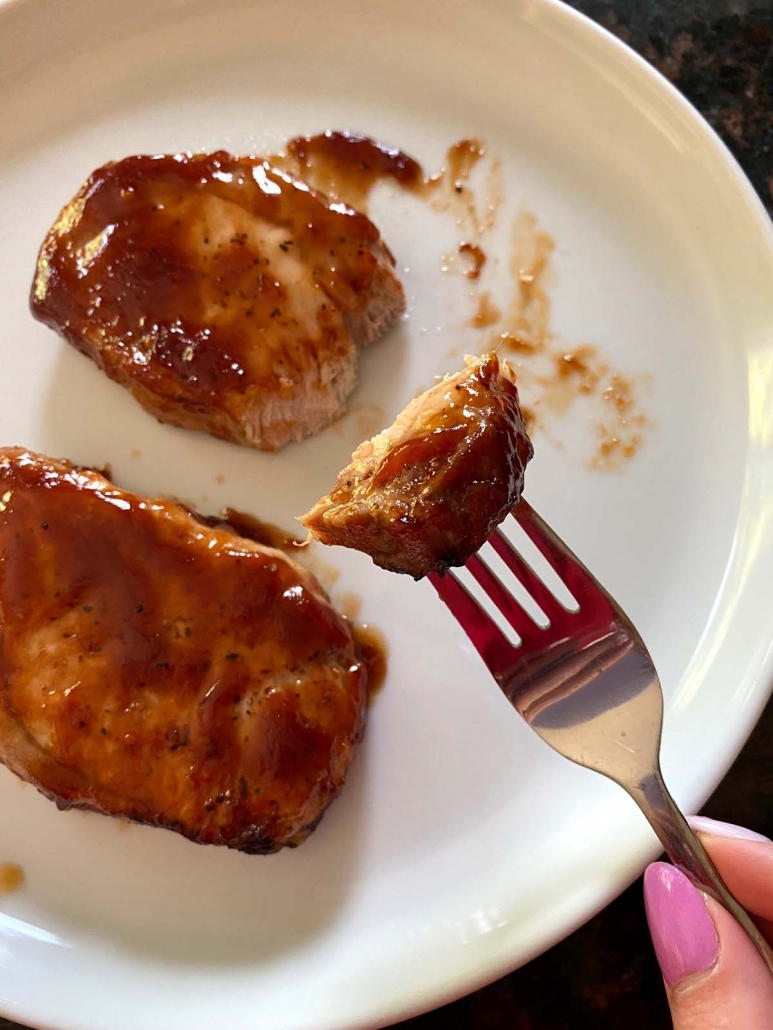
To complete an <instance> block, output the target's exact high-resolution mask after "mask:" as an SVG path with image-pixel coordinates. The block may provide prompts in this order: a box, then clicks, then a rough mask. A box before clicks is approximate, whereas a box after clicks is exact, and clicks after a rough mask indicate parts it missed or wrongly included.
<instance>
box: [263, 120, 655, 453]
mask: <svg viewBox="0 0 773 1030" xmlns="http://www.w3.org/2000/svg"><path fill="white" fill-rule="evenodd" d="M270 161H271V163H272V164H276V165H278V166H279V167H280V168H282V169H283V170H285V171H287V172H288V173H289V174H292V175H296V176H298V177H299V178H301V179H303V180H304V181H306V182H308V183H309V184H310V185H311V186H312V187H314V188H316V189H319V190H321V191H322V192H324V193H327V194H328V195H329V196H331V197H332V198H333V199H335V200H338V201H342V202H343V203H346V204H349V205H351V206H352V207H355V208H357V209H358V210H361V211H367V208H368V202H369V199H370V195H371V192H372V191H373V189H374V188H375V186H377V185H378V184H379V183H382V182H392V183H393V184H394V185H396V186H397V187H398V188H400V189H402V190H405V191H406V192H409V193H411V194H413V195H414V196H416V197H419V198H420V199H422V200H423V201H425V202H426V203H428V204H429V205H430V206H431V207H432V208H433V209H434V210H436V211H439V212H443V213H446V214H448V215H449V216H450V217H452V218H453V219H454V222H455V224H456V225H457V227H458V228H459V230H460V234H461V235H462V238H461V239H460V241H459V244H458V248H457V254H456V255H454V256H453V258H452V259H449V258H446V259H444V262H443V266H442V267H443V270H444V271H449V272H451V271H457V272H459V273H461V275H462V276H463V277H464V280H465V285H466V287H467V288H468V295H469V297H470V300H471V303H472V309H471V312H470V318H469V325H470V327H471V328H473V329H475V330H477V331H478V332H479V333H480V336H478V340H479V343H478V344H477V345H473V344H472V343H471V342H470V341H469V339H467V340H465V341H464V346H463V347H460V348H455V349H454V354H456V353H457V351H458V352H459V353H461V352H462V351H464V350H477V351H478V352H484V351H486V350H491V349H495V350H497V351H498V353H499V354H500V357H503V358H505V359H506V360H508V362H509V363H510V364H511V365H512V366H513V367H514V368H515V370H516V372H517V375H518V383H519V388H520V390H521V394H522V399H523V400H524V402H525V405H526V408H527V410H528V413H529V424H530V429H531V430H532V431H534V430H535V429H536V430H538V431H540V430H541V431H542V432H543V433H544V434H545V435H546V436H547V438H548V440H550V441H551V442H553V443H556V444H557V445H559V446H560V445H561V443H560V440H559V439H558V438H557V436H556V435H555V434H556V432H557V431H558V426H556V424H555V423H556V422H557V421H558V422H560V419H561V418H563V417H564V416H565V415H567V414H568V413H569V412H570V411H572V410H573V409H575V408H577V409H578V410H580V411H581V412H582V414H583V415H584V416H586V417H587V420H588V422H589V423H590V427H591V430H592V451H591V454H590V456H589V458H588V464H589V465H590V466H591V467H593V468H597V469H616V468H620V467H621V466H622V465H623V464H624V463H625V462H627V461H628V460H629V459H630V458H632V457H633V456H634V455H635V454H636V453H637V451H638V450H639V448H640V447H641V445H642V443H643V442H644V439H645V438H646V434H647V430H648V421H647V418H646V415H645V414H644V411H643V408H642V399H641V395H642V393H644V392H646V386H647V382H646V377H643V376H635V375H633V376H632V375H626V374H624V373H623V372H622V371H620V370H618V369H616V368H615V367H614V365H613V363H612V362H611V361H610V360H609V359H608V358H607V357H605V356H604V355H603V354H602V353H601V351H600V350H599V349H598V348H597V347H595V346H592V345H590V344H587V343H581V344H579V345H571V346H567V344H566V343H565V342H563V341H561V340H559V339H557V337H556V335H555V333H554V332H553V330H552V326H551V316H552V312H551V299H550V294H549V286H550V283H551V279H552V277H553V257H554V252H555V241H554V240H553V238H552V237H551V236H550V235H549V234H548V233H547V232H545V231H544V230H543V229H542V228H541V227H540V226H539V224H538V222H537V219H536V218H535V217H534V215H532V214H531V213H529V212H527V211H521V212H519V213H518V214H517V215H516V216H515V217H514V219H513V222H512V226H511V233H510V290H509V296H499V295H497V294H494V293H492V291H490V290H489V289H488V288H483V287H482V285H481V278H482V276H483V274H484V270H485V268H486V266H487V262H488V255H487V253H486V249H485V246H484V245H485V244H486V243H487V236H488V234H489V233H490V232H491V230H492V229H493V228H494V226H495V224H496V223H497V217H498V215H499V212H500V209H501V206H502V204H503V202H504V194H503V188H502V181H501V167H500V164H499V161H498V160H497V159H496V158H492V157H490V156H489V155H487V154H486V148H485V146H484V145H483V144H482V143H481V142H480V141H479V140H476V139H464V140H460V141H458V142H457V143H454V144H453V145H452V146H450V147H449V148H448V150H447V152H446V155H445V158H444V160H443V163H442V165H441V167H440V169H439V170H438V171H437V172H435V173H432V174H427V173H426V172H425V171H424V169H423V168H422V167H421V165H420V164H419V163H418V162H417V161H415V160H414V159H413V158H412V157H410V156H409V155H407V154H405V153H403V152H402V151H401V150H399V149H397V148H395V147H389V146H386V145H384V144H382V143H379V142H377V141H375V140H373V139H369V138H368V137H367V136H363V135H359V134H355V133H349V132H343V131H330V132H326V133H322V134H320V135H316V136H300V137H298V138H296V139H293V140H291V141H290V142H289V143H288V145H287V150H286V153H284V154H281V155H276V156H275V157H273V158H271V159H270ZM475 335H476V336H477V335H478V334H477V333H476V334H475Z"/></svg>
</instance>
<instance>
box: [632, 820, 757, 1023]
mask: <svg viewBox="0 0 773 1030" xmlns="http://www.w3.org/2000/svg"><path fill="white" fill-rule="evenodd" d="M690 825H691V826H692V828H693V829H694V830H695V831H696V833H698V834H699V836H700V839H701V842H702V843H703V845H704V847H705V848H706V850H707V851H708V852H709V854H710V855H711V858H712V859H713V861H714V863H715V865H716V867H717V869H718V870H719V872H720V874H721V875H722V878H723V879H724V881H725V883H726V884H727V886H728V888H729V889H730V891H731V892H732V893H733V894H734V895H735V897H736V899H737V900H738V902H739V903H740V904H741V905H743V907H744V908H745V909H746V910H747V911H748V912H749V914H750V915H752V916H754V918H755V922H757V924H758V926H759V927H760V928H761V929H762V930H763V932H764V933H765V936H766V937H767V939H768V940H769V941H770V942H771V943H772V944H773V841H770V840H768V839H767V838H766V837H762V836H760V835H759V834H756V833H753V832H752V831H751V830H745V829H743V828H741V827H738V826H731V825H729V824H727V823H718V822H715V821H714V820H712V819H705V818H703V817H697V818H695V819H691V820H690ZM644 902H645V906H646V909H647V921H648V922H649V927H650V933H651V935H652V940H653V943H654V945H655V953H656V955H657V957H658V962H659V963H660V968H661V971H662V973H663V978H664V980H665V982H666V992H667V994H668V1003H669V1005H670V1006H671V1015H672V1017H673V1020H674V1030H727V1028H730V1027H732V1028H734V1030H773V977H772V976H771V975H770V973H769V972H768V971H767V969H766V968H765V964H764V962H763V961H762V959H761V958H760V956H759V953H758V952H757V951H756V949H755V947H754V945H753V944H752V942H751V941H750V940H749V938H748V937H747V936H746V934H745V933H744V931H743V930H742V929H741V928H740V926H739V925H738V924H737V923H736V921H735V920H734V919H733V917H732V916H731V915H730V914H729V913H728V912H726V911H725V909H724V908H722V906H721V905H719V904H717V902H715V901H714V900H712V899H711V898H707V897H705V895H703V894H702V893H700V892H699V891H697V890H696V889H695V887H693V886H692V884H691V883H690V881H689V880H688V879H687V877H686V876H685V875H684V873H682V872H680V871H679V870H678V869H676V868H675V867H674V866H671V865H667V864H666V863H665V862H654V863H653V864H652V865H650V866H649V867H648V868H647V871H646V872H645V874H644Z"/></svg>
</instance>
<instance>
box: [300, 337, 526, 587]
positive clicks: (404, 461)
mask: <svg viewBox="0 0 773 1030" xmlns="http://www.w3.org/2000/svg"><path fill="white" fill-rule="evenodd" d="M532 453H533V452H532V446H531V442H530V440H529V438H528V436H527V435H526V428H525V425H524V421H523V416H522V415H521V411H520V408H519V406H518V391H517V389H516V387H515V381H514V378H513V375H512V373H511V371H510V369H509V368H508V366H507V365H505V364H500V362H499V360H498V358H497V357H496V355H495V354H488V355H485V356H484V357H482V358H470V357H468V358H467V365H466V368H464V369H463V370H462V371H461V372H458V373H457V374H456V375H452V376H449V377H447V378H446V379H444V380H443V381H442V382H440V383H438V384H437V386H434V387H433V388H432V389H431V390H428V391H427V392H426V393H423V394H422V395H421V396H420V397H417V398H416V399H415V400H414V401H412V402H411V403H410V404H409V405H408V407H407V408H406V409H405V410H404V411H403V412H402V413H401V414H400V415H399V416H398V418H397V420H396V421H395V423H394V424H393V425H392V426H390V427H389V428H388V429H385V430H384V432H382V433H380V434H379V435H378V436H375V437H374V438H373V439H372V440H368V441H367V442H365V443H363V444H361V445H360V446H359V447H358V448H357V450H356V451H355V452H354V454H353V455H352V461H351V464H350V465H348V466H347V467H346V468H345V469H344V470H343V471H342V472H341V473H340V475H339V476H338V480H337V482H336V484H335V486H334V487H333V489H332V490H331V491H330V493H329V494H328V495H327V497H323V498H322V500H320V501H319V502H318V503H317V504H315V505H314V507H313V508H312V509H311V511H309V512H307V513H306V514H305V515H303V516H302V517H301V519H300V521H301V523H302V524H303V525H304V526H305V527H306V528H307V529H308V530H309V531H310V532H311V533H312V535H313V536H314V537H316V539H317V540H321V541H322V543H324V544H341V545H343V546H344V547H354V548H356V549H357V550H359V551H364V552H365V553H366V554H369V555H370V556H371V558H372V559H373V561H374V562H375V563H376V565H380V566H381V567H382V568H384V569H389V570H390V571H392V572H405V573H407V574H408V575H410V576H413V577H415V578H416V579H420V578H421V577H422V576H426V575H427V574H428V573H430V572H439V573H441V574H442V573H443V572H445V571H446V570H447V569H448V568H450V567H451V566H453V565H463V564H464V563H465V562H466V561H467V559H468V558H469V557H470V555H471V554H474V553H475V551H477V550H478V548H479V547H481V545H482V544H483V543H484V542H485V540H486V539H487V538H488V537H489V536H490V534H491V533H492V532H493V530H494V528H495V527H496V526H497V525H498V524H499V523H500V522H501V521H502V520H503V519H504V518H505V516H506V515H507V513H508V512H509V511H510V509H511V508H512V507H513V506H514V505H515V504H516V502H517V501H518V499H519V497H520V496H521V491H522V490H523V480H524V470H525V468H526V464H527V462H528V461H529V460H530V459H531V457H532Z"/></svg>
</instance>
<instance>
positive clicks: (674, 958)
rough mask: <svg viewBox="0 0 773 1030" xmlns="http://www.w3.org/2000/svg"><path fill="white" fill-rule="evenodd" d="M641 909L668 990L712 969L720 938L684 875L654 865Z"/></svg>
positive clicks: (647, 875)
mask: <svg viewBox="0 0 773 1030" xmlns="http://www.w3.org/2000/svg"><path fill="white" fill-rule="evenodd" d="M644 906H645V908H646V910H647V922H648V923H649V927H650V933H651V934H652V942H653V944H654V945H655V954H656V955H657V957H658V962H659V964H660V969H661V972H662V973H663V977H664V979H665V981H666V983H667V984H668V986H669V987H675V986H676V985H677V984H678V983H679V981H680V980H684V978H685V977H687V976H693V975H694V974H695V973H701V972H704V971H705V970H707V969H711V967H712V966H713V965H714V963H715V962H716V961H717V958H718V957H719V938H718V937H717V931H716V927H715V926H714V922H713V920H712V918H711V916H710V915H709V910H708V909H707V908H706V902H705V901H704V899H703V895H702V894H700V893H699V892H698V891H697V890H696V889H695V887H693V885H692V884H691V883H690V881H689V880H688V879H687V877H686V876H685V875H684V873H682V872H680V871H679V870H678V869H677V868H676V867H675V866H672V865H668V864H667V863H666V862H653V863H652V865H650V866H648V867H647V871H646V872H645V874H644Z"/></svg>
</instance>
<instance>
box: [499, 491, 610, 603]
mask: <svg viewBox="0 0 773 1030" xmlns="http://www.w3.org/2000/svg"><path fill="white" fill-rule="evenodd" d="M511 515H512V516H513V518H514V519H515V520H516V522H517V523H518V525H519V526H520V527H521V529H523V531H524V533H526V535H527V536H528V538H529V539H530V540H531V542H532V543H533V544H534V545H535V547H536V548H537V550H538V551H540V553H541V554H542V555H543V556H544V557H545V558H547V560H548V561H549V562H550V564H551V565H552V566H553V569H554V571H555V572H557V573H558V575H559V576H560V578H561V579H562V580H563V582H564V584H565V586H567V587H568V588H569V591H570V593H571V594H572V595H573V596H574V599H575V600H576V601H577V602H578V604H581V603H582V599H583V597H584V596H586V595H587V592H588V587H589V586H590V587H591V588H592V590H593V592H594V593H595V592H596V591H597V589H598V588H599V584H597V583H596V580H595V579H594V578H593V576H591V574H590V573H589V572H588V570H587V569H586V568H585V566H584V565H583V564H582V562H581V561H580V560H579V558H577V557H575V555H574V554H573V553H572V552H571V551H570V550H569V548H568V547H567V546H566V544H564V543H563V541H561V540H559V538H558V537H557V536H556V534H555V533H554V532H553V530H552V529H551V528H550V526H549V525H548V524H547V523H546V522H544V521H543V520H542V519H541V518H540V517H539V515H538V514H537V513H536V511H535V510H534V509H533V508H532V506H531V505H530V504H529V503H528V502H527V501H525V500H524V499H523V498H521V500H520V501H519V502H518V504H517V505H516V506H515V508H513V510H512V512H511ZM492 543H493V541H492ZM551 596H552V595H551ZM535 600H536V598H535ZM556 603H558V604H561V602H560V601H558V602H556ZM561 607H562V608H563V607H564V606H563V605H561ZM566 610H567V611H569V609H566Z"/></svg>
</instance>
